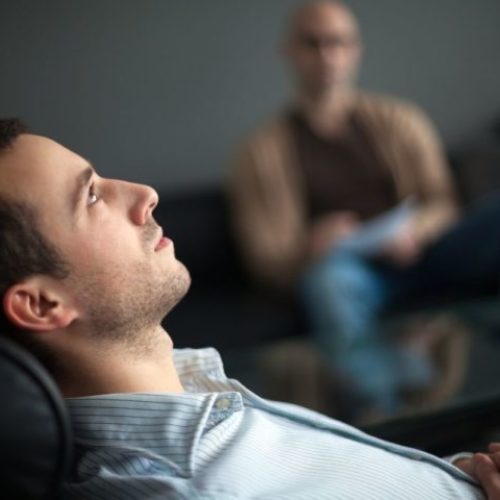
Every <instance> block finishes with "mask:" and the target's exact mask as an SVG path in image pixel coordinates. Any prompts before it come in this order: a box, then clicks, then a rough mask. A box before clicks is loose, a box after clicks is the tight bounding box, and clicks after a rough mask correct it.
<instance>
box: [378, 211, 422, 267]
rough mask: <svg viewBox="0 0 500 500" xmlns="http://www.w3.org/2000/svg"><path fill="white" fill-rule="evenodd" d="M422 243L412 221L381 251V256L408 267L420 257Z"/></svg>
mask: <svg viewBox="0 0 500 500" xmlns="http://www.w3.org/2000/svg"><path fill="white" fill-rule="evenodd" d="M422 251H423V246H422V244H421V243H420V242H419V241H418V240H417V238H416V235H415V231H414V228H413V224H412V223H411V221H410V222H409V223H408V224H406V225H405V226H404V227H403V228H402V229H401V231H400V232H399V233H398V234H397V235H396V237H395V238H394V239H393V240H392V241H391V242H390V243H389V244H388V245H387V246H386V247H385V248H384V249H383V250H382V251H381V253H380V256H381V257H384V258H386V259H387V260H389V261H390V262H392V263H393V264H395V265H396V266H399V267H407V266H409V265H411V264H413V263H414V262H416V261H417V259H418V258H419V257H420V255H421V254H422Z"/></svg>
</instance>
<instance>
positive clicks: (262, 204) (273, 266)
mask: <svg viewBox="0 0 500 500" xmlns="http://www.w3.org/2000/svg"><path fill="white" fill-rule="evenodd" d="M353 112H354V113H356V114H357V116H358V118H359V119H360V120H361V121H362V123H366V125H367V127H366V129H367V131H368V132H369V133H370V135H371V137H370V139H371V141H372V143H373V145H374V149H375V151H376V154H377V155H379V158H380V162H381V164H382V165H387V166H388V168H390V170H391V174H392V176H393V178H394V182H395V186H396V190H397V195H398V197H399V199H400V200H403V199H405V198H407V197H408V196H410V195H413V196H415V197H416V199H417V201H418V202H419V204H420V207H421V208H420V210H419V211H418V213H417V216H416V227H417V231H418V233H417V234H418V237H419V238H420V239H421V241H423V242H424V243H428V242H430V241H431V240H432V239H434V238H435V237H437V236H438V235H439V234H440V233H441V232H442V231H443V230H444V229H445V228H446V227H448V226H449V225H450V224H451V222H452V221H453V220H455V218H456V216H457V205H456V201H455V193H454V188H453V186H452V182H451V178H450V173H449V169H448V166H447V164H446V160H445V156H444V154H443V151H442V147H441V145H440V142H439V140H438V138H437V135H436V132H435V130H434V128H433V126H432V125H431V123H430V122H429V120H428V119H427V117H426V116H425V115H424V114H423V113H422V112H421V111H420V110H419V109H418V108H417V107H416V106H414V105H412V104H409V103H407V102H403V101H400V100H396V99H393V98H388V97H381V96H373V95H368V94H365V93H361V92H360V93H359V94H358V97H357V99H356V103H355V106H354V109H353ZM229 195H230V200H231V204H232V216H233V222H234V228H235V231H236V235H237V238H238V240H239V242H240V244H241V251H242V254H243V257H244V259H245V260H246V262H247V264H248V267H249V270H250V272H251V273H252V274H253V275H254V276H255V278H256V279H258V280H259V281H262V282H263V283H265V284H267V285H273V286H277V287H280V288H282V287H290V286H291V285H292V284H293V282H294V280H295V279H296V277H297V273H298V272H299V271H300V270H301V269H302V267H303V265H304V263H305V251H306V248H307V240H308V234H309V230H310V228H309V221H308V217H307V213H306V192H305V182H304V179H303V177H302V172H301V169H300V167H299V165H298V164H297V154H296V152H295V146H294V144H293V137H292V133H291V129H290V125H289V123H288V121H287V119H286V117H285V116H284V115H282V116H279V117H276V118H274V119H273V120H272V121H270V122H269V123H268V124H266V125H265V126H264V127H263V128H261V129H260V130H258V131H257V132H256V133H255V134H254V135H253V136H252V137H251V138H250V139H249V140H248V141H247V142H246V143H245V144H244V145H243V147H241V148H240V150H239V151H238V153H237V156H236V160H235V165H234V168H233V169H232V171H231V176H230V184H229Z"/></svg>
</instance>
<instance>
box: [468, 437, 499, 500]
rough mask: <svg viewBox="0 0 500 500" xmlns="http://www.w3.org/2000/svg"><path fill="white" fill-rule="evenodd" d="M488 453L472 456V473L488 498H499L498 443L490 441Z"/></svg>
mask: <svg viewBox="0 0 500 500" xmlns="http://www.w3.org/2000/svg"><path fill="white" fill-rule="evenodd" d="M488 450H489V453H487V454H485V453H476V454H475V455H474V457H473V458H472V465H473V475H474V477H475V478H476V479H477V480H478V481H479V482H480V483H481V486H482V487H483V489H484V491H485V492H486V494H487V495H488V500H500V443H491V444H490V445H489V447H488Z"/></svg>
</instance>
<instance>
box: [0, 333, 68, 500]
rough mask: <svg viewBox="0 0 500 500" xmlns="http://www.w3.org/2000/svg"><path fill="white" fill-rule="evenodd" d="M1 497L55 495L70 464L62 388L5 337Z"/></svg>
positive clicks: (0, 372) (0, 376)
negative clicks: (60, 391) (59, 388)
mask: <svg viewBox="0 0 500 500" xmlns="http://www.w3.org/2000/svg"><path fill="white" fill-rule="evenodd" d="M0 398H1V400H0V496H1V497H2V498H8V499H23V500H30V499H37V500H39V499H49V498H50V499H54V498H57V492H58V490H59V487H60V485H61V484H62V482H63V479H64V478H65V476H66V474H67V472H68V470H69V466H70V462H71V450H72V439H71V430H70V425H69V417H68V414H67V411H66V407H65V405H64V401H63V399H62V396H61V394H60V393H59V390H58V389H57V387H56V386H55V383H54V382H53V380H52V379H51V377H50V376H49V374H48V373H47V372H46V371H45V369H44V368H43V367H42V366H41V365H40V364H39V363H38V362H37V361H36V359H35V358H34V357H33V356H31V355H30V354H29V353H28V352H27V351H25V350H24V349H22V348H20V347H18V346H17V345H15V344H13V343H12V342H11V341H8V340H7V339H5V338H4V337H1V336H0Z"/></svg>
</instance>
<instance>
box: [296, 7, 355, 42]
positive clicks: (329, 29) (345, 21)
mask: <svg viewBox="0 0 500 500" xmlns="http://www.w3.org/2000/svg"><path fill="white" fill-rule="evenodd" d="M292 33H293V35H295V36H297V35H298V36H301V35H304V34H307V35H318V36H322V35H324V36H327V35H335V34H346V35H351V36H355V35H358V24H357V21H356V19H355V18H354V15H353V14H352V13H351V12H350V11H349V10H348V9H347V8H346V7H344V6H343V5H339V4H335V3H330V2H318V3H316V4H312V5H307V6H305V7H303V8H302V9H299V10H298V11H297V12H296V13H295V16H294V17H293V19H292Z"/></svg>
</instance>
